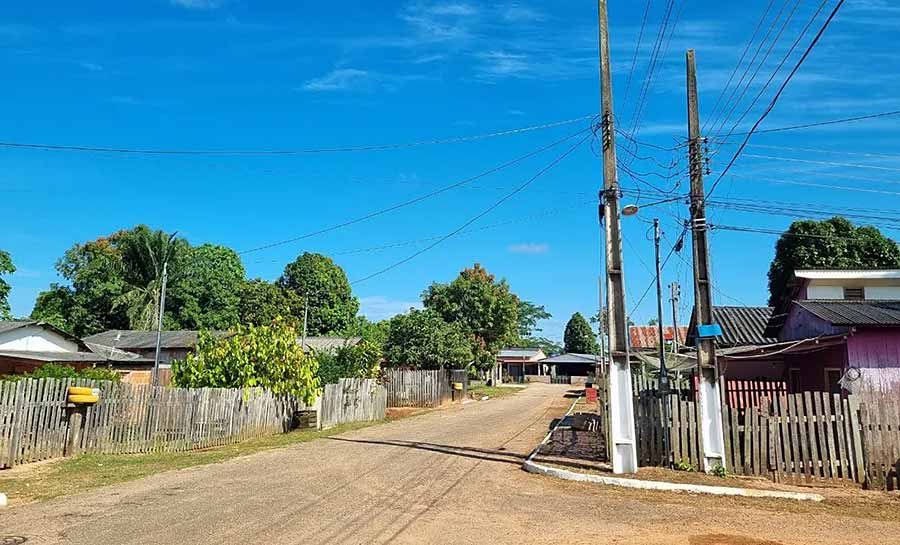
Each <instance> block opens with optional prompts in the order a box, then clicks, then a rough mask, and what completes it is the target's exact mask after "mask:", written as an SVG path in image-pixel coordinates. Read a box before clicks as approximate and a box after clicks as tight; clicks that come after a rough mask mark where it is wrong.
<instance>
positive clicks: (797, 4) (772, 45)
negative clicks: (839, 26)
mask: <svg viewBox="0 0 900 545" xmlns="http://www.w3.org/2000/svg"><path fill="white" fill-rule="evenodd" d="M800 2H801V0H796V2H794V7H793V8H792V9H791V11H790V13H788V15H787V17H786V18H785V19H784V23H782V25H781V28H780V29H779V30H778V33H777V34H776V35H775V37H774V39H773V40H772V41H771V43H770V45H769V48H768V49H766V52H765V54H764V55H763V58H762V60H760V61H759V64H758V65H756V70H754V71H753V75H751V76H750V79H749V80H747V83H746V84H745V85H744V86H743V90H742V91H741V93H740V95H738V97H737V99H736V100H734V101H733V102H732V100H731V99H732V98H733V97H734V93H735V92H737V90H738V89H739V88H740V87H741V84H742V83H743V81H744V78H743V76H742V77H741V81H739V82H738V85H737V87H735V89H734V91H732V94H731V97H729V98H728V102H727V103H726V104H725V107H724V109H723V110H722V113H723V114H724V115H723V116H722V117H721V119H720V120H719V121H717V123H719V128H718V129H716V134H715V136H717V137H718V136H719V133H721V132H722V129H724V128H725V125H726V124H727V123H728V119H729V118H730V117H731V116H732V114H734V111H735V110H736V109H737V107H738V106H739V105H740V103H741V101H742V100H743V99H744V96H745V95H746V94H747V91H749V90H750V86H751V85H752V84H753V82H754V81H755V80H756V76H757V75H759V71H760V70H761V69H762V67H763V65H764V64H765V63H766V61H767V60H768V59H769V55H771V54H772V51H773V50H774V49H775V46H776V45H777V44H778V42H779V41H780V40H781V35H782V34H784V31H785V30H787V27H788V25H789V24H790V22H791V20H793V18H794V14H795V13H797V8H798V7H800ZM789 3H790V2H789V1H788V0H785V3H784V5H782V7H781V10H780V11H779V12H778V15H777V16H776V17H775V20H774V21H772V26H771V27H770V28H769V33H767V34H766V38H768V36H769V34H770V33H771V32H772V30H774V29H775V25H776V24H777V23H778V20H779V19H780V18H781V14H782V13H783V12H784V8H786V7H787V6H788V4H789ZM764 42H765V39H764V40H763V42H760V44H759V48H758V49H757V51H756V54H755V55H754V56H753V59H752V60H751V61H750V64H749V65H747V70H746V71H745V72H744V76H746V74H747V72H749V71H750V69H751V68H752V66H753V62H754V61H755V60H756V57H757V55H758V54H759V51H760V50H761V49H762V46H763V45H764ZM729 104H730V105H731V107H730V109H729ZM713 126H715V125H713Z"/></svg>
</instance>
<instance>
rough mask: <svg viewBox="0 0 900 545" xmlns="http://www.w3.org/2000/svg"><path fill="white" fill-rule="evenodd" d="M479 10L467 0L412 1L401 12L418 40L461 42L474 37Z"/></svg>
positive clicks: (401, 15) (426, 41)
mask: <svg viewBox="0 0 900 545" xmlns="http://www.w3.org/2000/svg"><path fill="white" fill-rule="evenodd" d="M477 15H478V10H477V9H476V8H475V7H474V6H472V5H470V4H464V3H441V2H437V3H422V2H415V3H412V4H410V5H408V6H406V8H405V9H404V10H403V11H402V12H401V14H400V19H402V20H403V21H406V22H407V23H408V24H409V25H410V26H411V27H412V29H413V32H414V33H415V34H416V41H418V42H419V43H435V42H446V41H452V42H461V41H466V40H468V39H469V38H471V36H472V26H473V24H474V22H475V21H474V20H475V19H476V18H477Z"/></svg>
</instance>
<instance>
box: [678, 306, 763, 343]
mask: <svg viewBox="0 0 900 545" xmlns="http://www.w3.org/2000/svg"><path fill="white" fill-rule="evenodd" d="M712 315H713V322H714V323H717V324H719V325H720V326H722V336H721V337H720V338H719V340H718V343H717V344H718V346H720V347H731V346H759V345H765V344H772V343H775V342H778V339H775V338H772V337H767V336H766V325H767V324H768V323H769V318H770V317H771V316H772V307H737V306H716V307H713V311H712ZM695 334H696V324H695V323H694V317H693V316H692V317H691V327H690V330H689V332H688V341H687V342H688V344H694V342H695V340H694V335H695Z"/></svg>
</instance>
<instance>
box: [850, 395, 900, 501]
mask: <svg viewBox="0 0 900 545" xmlns="http://www.w3.org/2000/svg"><path fill="white" fill-rule="evenodd" d="M862 397H863V398H864V401H863V402H862V403H860V417H859V418H860V430H859V431H860V434H861V435H862V438H863V444H864V445H865V452H864V454H863V455H864V456H865V459H866V461H867V464H866V474H865V476H864V478H865V480H866V484H867V485H868V486H870V487H872V488H887V489H888V490H900V399H898V398H897V393H896V392H894V395H893V396H890V397H888V396H887V395H885V394H880V395H873V396H862Z"/></svg>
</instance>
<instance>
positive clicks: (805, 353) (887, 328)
mask: <svg viewBox="0 0 900 545" xmlns="http://www.w3.org/2000/svg"><path fill="white" fill-rule="evenodd" d="M765 336H766V337H774V338H776V339H777V343H776V344H774V345H770V346H769V347H767V348H766V349H765V352H768V353H770V354H773V353H775V352H777V353H778V355H779V356H781V358H782V360H783V362H784V367H785V369H786V371H787V379H788V381H789V384H790V388H791V390H793V391H803V390H825V391H827V390H831V391H834V392H839V391H840V390H841V388H842V387H843V388H845V389H851V390H855V389H856V388H857V387H858V386H862V385H863V384H870V385H883V386H887V385H890V384H892V383H895V382H900V270H898V269H889V270H798V271H795V272H794V278H793V281H792V282H791V284H790V285H789V286H788V290H787V291H786V295H785V297H784V298H783V300H782V301H781V302H780V303H779V305H778V306H777V307H775V309H774V311H773V313H772V317H771V318H770V319H769V323H768V326H767V328H766V331H765ZM773 355H774V354H773ZM842 379H843V380H842Z"/></svg>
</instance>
